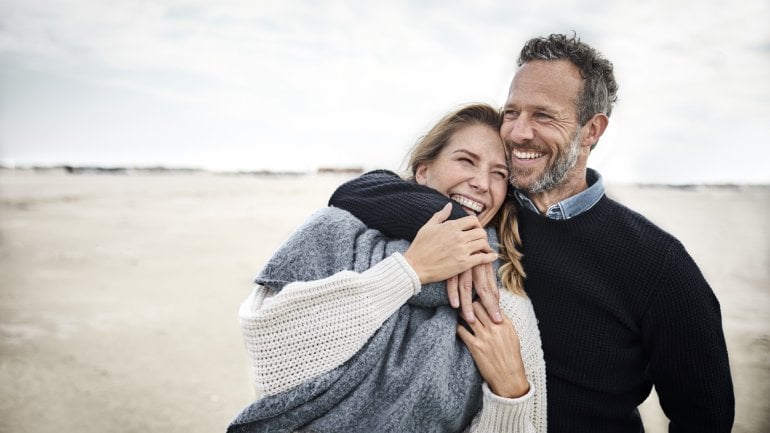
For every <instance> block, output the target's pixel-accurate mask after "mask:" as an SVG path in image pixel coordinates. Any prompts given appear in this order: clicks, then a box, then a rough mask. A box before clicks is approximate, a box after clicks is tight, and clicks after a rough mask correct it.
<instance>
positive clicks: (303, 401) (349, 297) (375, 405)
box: [229, 208, 547, 432]
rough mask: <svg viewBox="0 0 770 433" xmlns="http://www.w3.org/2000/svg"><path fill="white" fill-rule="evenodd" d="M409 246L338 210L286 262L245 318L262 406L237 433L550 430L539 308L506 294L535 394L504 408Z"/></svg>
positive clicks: (310, 230)
mask: <svg viewBox="0 0 770 433" xmlns="http://www.w3.org/2000/svg"><path fill="white" fill-rule="evenodd" d="M490 236H491V237H492V239H494V236H495V234H494V231H493V230H492V231H491V232H490ZM350 245H353V246H354V247H350ZM407 247H408V243H407V242H406V241H388V240H386V239H385V238H384V237H383V236H382V235H381V234H380V233H379V232H377V231H375V230H367V229H366V227H365V226H363V224H362V223H361V222H360V221H359V220H357V219H355V218H354V217H352V216H351V215H350V214H349V213H347V212H344V211H342V210H339V209H333V208H329V209H324V210H321V211H319V212H318V213H316V214H315V215H313V216H312V217H311V218H310V219H309V220H308V221H307V222H306V223H305V224H304V225H303V226H302V227H301V228H300V229H299V230H298V231H297V232H296V233H295V234H294V235H293V236H292V237H291V238H290V239H289V240H288V241H287V242H286V243H285V244H284V245H283V246H282V247H281V248H280V249H279V250H278V251H277V252H276V254H275V255H274V256H273V258H271V260H270V261H269V263H268V265H267V266H266V267H265V269H264V270H263V272H262V273H261V274H260V276H259V277H258V278H257V281H258V282H259V283H260V285H259V286H257V287H256V288H255V289H254V291H253V293H252V294H251V295H250V296H249V298H248V299H247V300H246V301H245V302H244V303H243V304H242V306H241V309H240V312H239V313H240V318H241V324H242V328H243V332H244V336H245V341H246V347H247V352H248V354H249V358H250V361H251V363H252V367H253V374H254V379H255V386H256V388H257V389H258V391H259V392H260V393H261V394H262V396H261V398H260V399H259V400H257V401H255V402H254V403H252V404H251V405H249V406H247V407H246V408H245V409H244V410H243V411H242V412H241V413H240V414H239V415H238V416H237V417H236V419H235V420H234V421H233V422H232V423H231V426H230V428H229V431H248V432H253V431H271V432H272V431H286V432H290V431H296V430H300V429H301V430H302V431H317V432H357V431H360V432H364V431H377V432H388V431H391V432H409V431H421V432H422V431H428V432H431V431H435V432H441V431H447V432H449V431H451V432H460V431H472V432H482V431H499V432H529V431H538V432H544V431H545V428H546V427H545V423H546V414H547V412H546V408H545V402H546V400H545V389H546V384H545V366H544V363H543V358H542V349H541V347H540V338H539V333H538V329H537V323H536V320H535V316H534V311H533V309H532V305H531V303H530V302H529V299H527V298H523V297H519V296H514V295H512V294H510V293H507V292H506V293H504V294H503V295H502V297H501V308H502V309H503V312H504V313H505V314H506V315H508V316H509V317H510V318H511V320H512V321H513V323H514V326H515V327H516V329H517V332H518V333H519V336H520V340H521V345H522V356H523V359H524V364H525V368H526V371H527V378H528V380H529V381H530V385H531V392H530V394H528V395H526V396H523V397H521V398H518V399H510V400H507V399H502V401H501V400H500V398H499V397H497V399H496V400H495V399H494V398H493V397H495V396H493V395H492V394H491V393H489V392H482V381H481V378H480V376H479V374H478V370H477V369H476V368H475V364H474V363H473V359H472V358H471V356H470V354H469V352H468V350H467V348H465V346H464V344H463V343H462V342H461V341H460V340H459V339H458V338H457V337H456V335H455V328H456V325H457V313H456V311H455V310H454V309H452V308H451V307H449V306H448V300H447V298H446V289H445V287H444V284H443V283H441V284H431V285H426V286H423V287H420V285H419V279H418V277H417V275H416V274H415V273H414V271H413V270H412V269H411V267H410V266H409V265H408V263H407V262H406V261H405V259H404V258H403V256H401V254H400V252H402V251H405V250H406V248H407ZM343 250H344V251H343ZM348 250H353V252H352V253H351V252H350V251H348ZM311 251H313V252H319V253H320V252H321V251H323V254H318V255H316V254H311V253H309V252H311ZM332 255H333V256H335V258H330V257H329V256H332ZM340 257H343V258H344V257H347V260H350V263H348V264H347V265H346V264H345V263H344V259H340ZM316 258H318V260H317V259H316ZM281 263H283V264H284V265H281ZM287 263H290V264H291V265H290V268H291V269H287V268H286V264H287ZM319 263H320V264H319ZM314 268H315V269H314ZM345 269H349V270H345ZM327 275H331V276H329V277H326V276H327ZM323 277H326V278H323ZM292 280H294V281H295V282H293V283H289V282H290V281H292ZM267 285H270V286H271V287H272V288H271V287H268V286H267ZM505 400H507V401H505ZM482 402H483V410H481V411H480V409H481V408H482ZM474 416H475V417H476V419H475V420H474V424H473V426H471V421H472V419H473V418H474ZM483 420H486V421H484V423H480V421H483ZM512 420H516V421H515V422H513V421H512ZM490 423H491V424H490ZM495 423H496V424H495ZM491 425H496V426H497V427H495V428H494V429H493V430H486V429H480V427H483V428H486V427H484V426H491Z"/></svg>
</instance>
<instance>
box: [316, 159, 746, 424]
mask: <svg viewBox="0 0 770 433" xmlns="http://www.w3.org/2000/svg"><path fill="white" fill-rule="evenodd" d="M446 200H447V199H446V198H445V197H442V196H440V195H437V194H435V193H434V192H431V191H425V190H419V191H415V188H414V186H413V185H408V182H404V181H402V180H401V179H400V178H398V177H397V176H396V175H394V174H393V173H389V172H385V171H378V172H371V173H368V174H365V175H364V176H362V177H361V178H358V179H354V180H353V181H351V182H349V183H347V184H346V185H344V186H343V187H341V188H340V189H339V190H338V191H337V192H336V193H335V194H334V196H333V200H332V202H331V204H332V205H336V206H340V207H343V208H345V209H347V210H349V211H351V212H353V214H355V215H356V216H357V217H359V218H361V220H362V221H364V222H365V223H367V224H370V226H371V227H375V228H377V229H379V230H382V231H383V233H386V234H388V235H405V234H408V233H410V232H411V231H413V230H414V229H415V228H419V227H420V226H422V224H424V223H425V221H426V220H427V219H426V218H425V217H424V216H420V218H416V217H414V215H412V214H410V213H401V212H400V211H399V212H398V214H396V213H395V212H392V211H391V210H392V209H393V207H394V206H397V207H398V208H399V209H410V208H414V209H421V208H440V207H441V206H443V205H444V204H445V203H446ZM384 214H386V215H384ZM519 230H520V233H521V237H522V243H523V253H524V262H523V263H524V268H525V269H526V271H527V280H526V281H525V289H526V291H527V293H528V294H529V296H530V298H531V299H532V303H533V304H534V307H535V312H536V313H537V317H538V320H539V325H540V332H541V334H542V340H543V351H544V353H545V360H546V364H547V365H548V372H547V373H548V374H547V378H548V429H549V431H551V432H552V433H553V432H556V433H560V432H575V433H580V432H599V433H601V432H613V433H616V432H617V433H623V432H629V433H630V432H634V433H638V432H640V431H642V423H641V419H640V417H639V413H638V411H637V406H638V405H639V404H640V403H641V402H642V401H644V399H645V398H646V397H647V396H648V395H649V392H650V389H651V388H652V386H653V385H654V386H655V389H656V391H657V393H658V396H659V399H660V403H661V406H662V408H663V410H664V412H665V413H666V415H667V416H668V417H669V419H670V420H671V423H670V427H669V430H670V431H671V432H692V433H695V432H720V433H721V432H729V431H730V430H731V427H732V423H733V418H734V411H735V399H734V394H733V386H732V381H731V378H730V367H729V362H728V356H727V350H726V347H725V340H724V335H723V332H722V323H721V313H720V308H719V302H718V301H717V299H716V297H715V296H714V293H713V292H712V290H711V288H710V287H709V285H708V283H707V282H706V281H705V279H704V278H703V275H702V274H701V272H700V270H699V269H698V267H697V265H696V264H695V263H694V261H693V260H692V258H691V257H690V256H689V254H688V253H687V251H686V250H685V248H684V247H683V246H682V245H681V243H680V242H679V241H678V240H676V239H675V238H674V237H673V236H671V235H670V234H668V233H666V232H665V231H663V230H661V229H660V228H658V227H657V226H655V225H654V224H653V223H651V222H650V221H649V220H647V219H646V218H644V217H643V216H641V215H639V214H638V213H636V212H633V211H632V210H630V209H628V208H626V207H625V206H622V205H621V204H619V203H617V202H615V201H613V200H611V199H609V198H607V197H606V196H603V197H602V198H601V199H600V200H599V202H598V203H597V204H596V205H594V206H593V207H592V208H591V209H590V210H588V211H586V212H584V213H582V214H580V215H578V216H576V217H574V218H571V219H569V220H561V221H558V220H551V219H547V218H545V217H542V216H540V215H538V214H536V213H534V212H531V211H528V210H526V209H522V210H520V212H519Z"/></svg>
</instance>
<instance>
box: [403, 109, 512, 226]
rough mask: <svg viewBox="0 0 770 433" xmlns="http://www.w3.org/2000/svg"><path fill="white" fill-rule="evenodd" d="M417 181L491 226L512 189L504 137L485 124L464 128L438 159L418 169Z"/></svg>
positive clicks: (450, 141)
mask: <svg viewBox="0 0 770 433" xmlns="http://www.w3.org/2000/svg"><path fill="white" fill-rule="evenodd" d="M414 178H415V180H416V181H417V183H419V184H420V185H425V186H429V187H431V188H433V189H435V190H437V191H439V192H440V193H442V194H444V195H445V196H447V197H449V198H451V199H452V200H454V201H456V202H457V203H459V204H460V205H461V206H462V207H463V209H465V210H466V211H467V212H468V213H469V214H470V215H476V217H477V218H478V219H479V222H481V224H482V225H487V223H489V221H490V220H491V219H492V217H494V216H495V214H496V213H497V211H498V210H499V209H500V206H501V205H502V204H503V200H504V199H505V193H506V190H507V188H508V168H507V165H506V161H505V152H504V151H503V143H502V140H501V139H500V133H499V132H498V131H496V130H495V129H493V128H492V127H490V126H487V125H481V124H476V125H467V126H464V127H462V128H460V129H459V130H458V131H457V132H455V133H454V135H452V137H451V138H450V139H449V142H448V143H447V144H446V146H444V148H443V149H441V152H440V153H439V155H438V157H437V158H436V159H434V160H433V161H429V162H425V163H422V164H419V165H418V166H417V171H416V172H415V175H414Z"/></svg>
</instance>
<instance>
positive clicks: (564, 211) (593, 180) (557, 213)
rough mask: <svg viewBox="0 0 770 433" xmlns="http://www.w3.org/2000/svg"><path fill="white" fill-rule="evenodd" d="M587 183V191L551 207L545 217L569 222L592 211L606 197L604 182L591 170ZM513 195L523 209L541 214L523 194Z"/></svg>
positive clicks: (515, 191)
mask: <svg viewBox="0 0 770 433" xmlns="http://www.w3.org/2000/svg"><path fill="white" fill-rule="evenodd" d="M586 182H587V183H588V188H587V189H586V190H584V191H581V192H579V193H577V194H575V195H573V196H572V197H568V198H565V199H564V200H562V201H560V202H558V203H556V204H554V205H551V206H550V207H549V208H548V209H547V210H546V211H545V217H546V218H549V219H555V220H567V219H570V218H573V217H576V216H578V215H580V214H581V213H583V212H585V211H587V210H589V209H591V208H592V207H593V206H594V205H595V204H596V203H597V202H598V201H599V199H601V198H602V196H603V195H604V181H603V180H602V175H601V174H599V172H598V171H596V170H594V169H592V168H589V169H587V170H586ZM513 195H514V197H516V200H517V201H518V202H519V204H520V205H521V206H522V207H524V208H527V209H529V210H531V211H533V212H535V213H537V214H539V213H540V211H539V210H537V206H535V203H533V202H532V200H530V199H529V197H527V196H526V195H524V193H523V192H521V191H519V190H514V192H513Z"/></svg>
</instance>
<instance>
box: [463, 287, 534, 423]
mask: <svg viewBox="0 0 770 433" xmlns="http://www.w3.org/2000/svg"><path fill="white" fill-rule="evenodd" d="M500 307H501V309H502V310H503V312H504V313H505V315H506V316H508V318H509V319H511V322H513V326H514V327H515V328H516V333H517V334H518V335H519V341H520V343H521V357H522V360H523V361H524V368H525V370H526V374H527V380H528V381H529V391H528V392H527V394H525V395H523V396H521V397H518V398H504V397H500V396H497V395H495V394H494V393H493V392H492V391H491V390H490V389H489V386H488V385H487V384H486V383H484V385H483V392H484V397H483V401H482V409H481V411H480V412H479V414H478V415H476V417H475V418H474V419H473V421H472V422H471V425H470V427H469V428H468V429H467V430H466V432H467V433H482V432H496V433H545V432H546V431H547V422H548V420H547V410H546V387H545V383H546V381H545V361H544V360H543V350H542V344H541V341H540V331H539V330H538V328H537V320H536V318H535V312H534V309H533V308H532V303H531V302H530V301H529V299H528V298H524V297H520V296H517V295H513V294H511V293H510V292H501V293H500Z"/></svg>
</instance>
